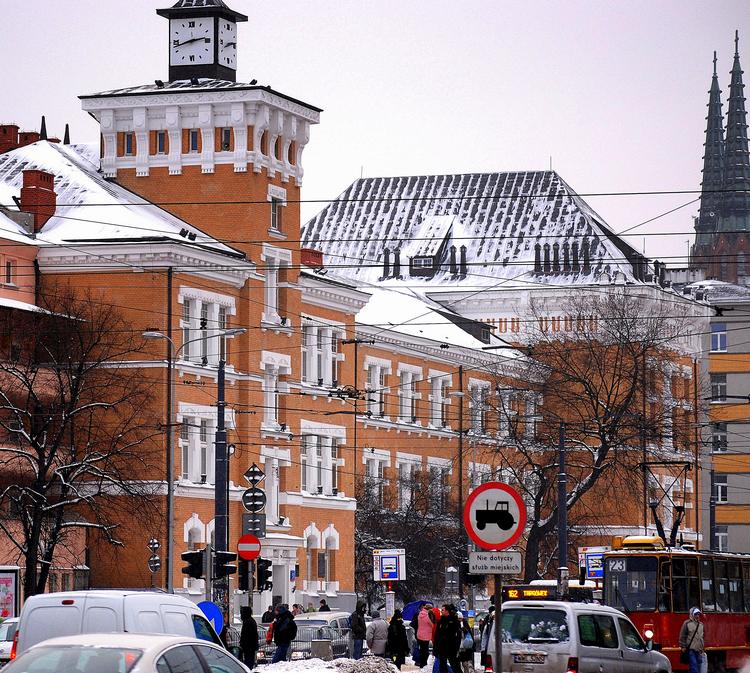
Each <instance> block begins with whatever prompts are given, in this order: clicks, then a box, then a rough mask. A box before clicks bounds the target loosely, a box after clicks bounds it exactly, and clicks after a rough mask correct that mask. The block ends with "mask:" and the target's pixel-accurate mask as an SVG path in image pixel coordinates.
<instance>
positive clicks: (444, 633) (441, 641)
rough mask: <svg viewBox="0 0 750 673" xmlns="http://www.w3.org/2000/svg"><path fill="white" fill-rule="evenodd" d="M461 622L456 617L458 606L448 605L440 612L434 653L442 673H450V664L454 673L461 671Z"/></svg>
mask: <svg viewBox="0 0 750 673" xmlns="http://www.w3.org/2000/svg"><path fill="white" fill-rule="evenodd" d="M462 638H463V634H462V632H461V622H459V621H458V617H457V616H456V606H455V605H452V604H449V603H446V604H445V605H444V606H443V608H442V610H441V611H440V619H439V620H438V623H437V626H436V627H435V638H434V640H433V648H432V649H433V652H434V654H435V656H436V657H437V660H438V662H439V665H440V673H448V664H450V665H451V668H452V669H453V671H454V673H457V672H458V671H460V670H461V663H460V662H459V660H458V650H459V649H460V647H461V639H462Z"/></svg>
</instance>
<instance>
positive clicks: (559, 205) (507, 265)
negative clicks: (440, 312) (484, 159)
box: [302, 171, 639, 288]
mask: <svg viewBox="0 0 750 673" xmlns="http://www.w3.org/2000/svg"><path fill="white" fill-rule="evenodd" d="M448 230H450V241H449V243H450V244H451V245H455V246H456V248H457V249H460V247H461V246H462V245H465V246H466V248H467V251H466V259H467V265H468V269H467V270H468V273H467V275H466V276H465V277H462V276H461V275H460V274H455V273H452V272H451V270H450V269H449V265H448V262H447V260H446V259H445V258H444V259H443V260H441V266H440V268H439V269H438V271H437V273H436V274H435V276H434V277H433V278H430V279H427V280H424V281H422V280H418V279H415V278H408V275H409V270H408V263H409V259H408V257H410V256H414V255H416V254H431V252H423V250H426V251H435V250H437V249H438V247H439V244H440V242H441V241H442V236H443V235H444V233H445V232H447V231H448ZM437 239H440V240H437ZM302 241H303V245H304V246H306V247H309V248H315V249H318V250H321V251H323V252H324V253H325V254H326V260H325V261H326V266H327V267H333V268H336V269H337V271H339V272H340V273H342V274H343V275H346V276H348V277H350V278H353V279H356V281H357V282H358V283H361V284H365V285H374V284H378V283H381V282H382V283H385V284H388V285H399V284H403V280H400V279H398V278H395V279H394V278H391V279H386V280H382V277H383V257H384V251H385V249H386V248H388V249H389V250H390V251H391V253H393V252H394V251H395V250H397V249H400V250H401V257H400V263H401V276H402V277H405V278H407V279H408V283H409V285H410V286H414V284H415V282H416V283H424V284H425V285H426V286H429V287H431V288H434V287H435V286H436V285H438V286H441V285H443V286H444V285H448V286H452V287H460V286H461V285H463V284H465V283H470V284H471V285H479V286H486V285H492V284H495V283H497V281H498V279H507V280H516V279H518V280H521V281H524V282H534V283H535V284H539V283H545V284H552V285H554V284H565V285H568V284H579V283H580V284H584V283H585V284H591V283H600V282H602V280H603V279H605V280H606V279H610V280H612V281H614V280H615V279H618V280H619V281H620V282H637V281H636V280H635V276H634V271H633V266H632V263H631V262H634V261H635V260H636V259H637V258H638V257H639V255H638V253H637V251H635V250H634V249H633V248H631V247H630V246H629V245H628V244H627V243H625V242H624V241H623V240H622V239H620V238H619V237H618V236H617V235H616V234H614V233H613V232H612V231H611V230H610V229H609V227H608V226H607V225H606V224H605V223H604V220H603V219H602V218H601V217H600V216H599V215H597V213H596V212H594V210H593V209H592V208H591V207H590V206H589V205H588V204H587V203H586V202H585V201H584V200H583V199H582V198H581V197H579V196H578V195H577V194H576V193H575V192H574V191H573V190H572V189H571V188H570V187H569V186H568V185H567V183H565V181H564V180H563V179H562V178H561V177H560V176H559V175H558V174H557V173H555V172H554V171H532V172H513V173H470V174H462V175H427V176H407V177H385V178H365V179H360V180H356V181H355V182H353V183H352V184H351V185H350V186H349V187H348V188H347V189H346V190H345V191H344V192H343V193H342V194H341V195H340V196H339V197H338V199H336V200H335V201H333V202H332V203H331V204H330V205H328V206H327V207H326V208H325V209H323V210H322V211H321V212H320V213H319V214H318V215H317V216H315V217H314V218H313V219H312V220H310V221H309V222H307V223H306V224H305V225H304V226H303V229H302ZM537 243H539V244H540V245H541V246H542V247H543V246H544V245H545V244H549V246H550V247H549V249H550V260H551V257H552V250H553V248H554V244H557V245H558V253H559V263H560V267H561V269H560V271H558V272H555V271H554V269H551V270H550V271H549V272H546V273H535V272H534V263H535V245H536V244H537ZM566 243H567V244H568V246H569V250H570V251H571V252H570V254H571V258H572V246H573V244H574V243H577V244H578V248H579V250H581V253H580V255H579V258H580V266H581V269H580V270H578V271H573V270H572V263H571V265H570V266H571V268H570V269H569V270H568V271H567V272H565V271H563V270H562V263H563V249H564V247H566V246H565V244H566ZM584 245H587V246H588V250H589V257H590V271H589V272H588V273H584V270H583V268H582V267H583V253H582V250H583V246H584ZM605 274H606V275H605Z"/></svg>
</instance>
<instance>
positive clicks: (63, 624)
mask: <svg viewBox="0 0 750 673" xmlns="http://www.w3.org/2000/svg"><path fill="white" fill-rule="evenodd" d="M112 632H130V633H166V634H170V635H177V636H189V637H191V638H200V639H201V640H207V641H209V642H212V643H216V644H221V641H220V640H219V637H218V636H217V635H216V632H215V631H214V629H213V627H212V626H211V624H210V622H209V621H208V620H207V619H206V617H205V616H204V614H203V613H202V612H201V611H200V610H199V609H198V607H197V606H196V605H195V604H194V603H191V602H190V601H189V600H187V599H186V598H182V597H181V596H175V595H173V594H166V593H162V592H157V591H118V590H110V589H102V590H91V591H62V592H59V593H52V594H38V595H36V596H31V597H30V598H28V599H27V600H26V602H25V603H24V606H23V609H22V610H21V614H20V615H19V619H18V628H17V630H16V634H15V642H14V652H13V654H12V655H11V656H12V657H15V655H18V654H20V653H21V652H24V651H25V650H28V649H29V648H30V647H32V646H33V645H36V644H37V643H39V642H41V641H42V640H47V639H48V638H56V637H58V636H73V635H78V634H80V633H112Z"/></svg>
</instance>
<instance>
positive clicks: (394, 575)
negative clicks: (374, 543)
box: [380, 556, 398, 581]
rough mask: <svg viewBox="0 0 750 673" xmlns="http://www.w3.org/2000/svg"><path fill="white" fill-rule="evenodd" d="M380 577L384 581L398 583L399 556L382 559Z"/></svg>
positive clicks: (383, 557) (382, 557)
mask: <svg viewBox="0 0 750 673" xmlns="http://www.w3.org/2000/svg"><path fill="white" fill-rule="evenodd" d="M380 577H381V579H383V580H395V581H398V556H381V557H380Z"/></svg>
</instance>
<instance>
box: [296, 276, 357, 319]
mask: <svg viewBox="0 0 750 673" xmlns="http://www.w3.org/2000/svg"><path fill="white" fill-rule="evenodd" d="M298 284H299V288H300V290H302V302H303V304H312V305H314V306H320V307H321V308H329V309H332V310H334V311H345V312H346V313H351V314H354V313H357V311H359V310H360V309H362V308H363V307H364V306H365V305H366V304H367V302H368V300H369V299H370V295H369V294H367V293H366V292H362V291H361V290H357V289H355V288H353V287H346V286H343V285H339V284H338V283H331V282H327V281H325V280H320V279H318V278H314V277H312V276H309V275H307V274H300V276H299V280H298Z"/></svg>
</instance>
